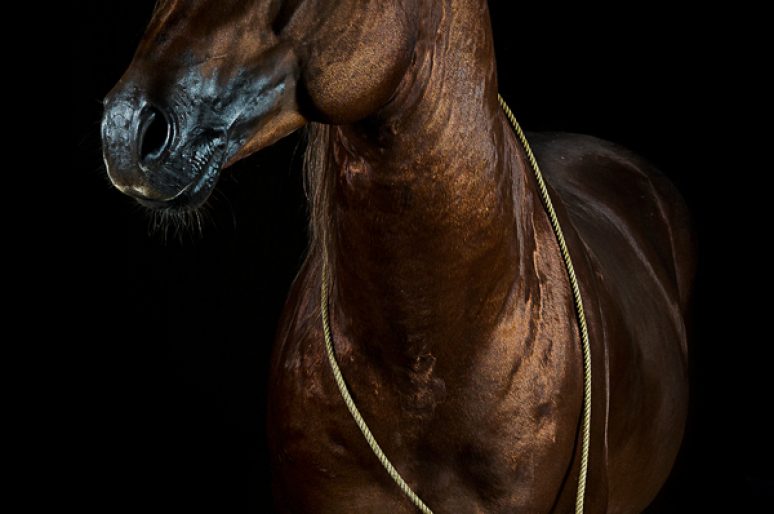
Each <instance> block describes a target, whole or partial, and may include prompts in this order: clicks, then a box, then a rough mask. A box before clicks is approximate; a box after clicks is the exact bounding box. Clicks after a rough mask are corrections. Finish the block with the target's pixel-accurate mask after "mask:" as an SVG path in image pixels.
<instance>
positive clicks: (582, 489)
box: [320, 95, 591, 514]
mask: <svg viewBox="0 0 774 514" xmlns="http://www.w3.org/2000/svg"><path fill="white" fill-rule="evenodd" d="M498 100H499V102H500V105H501V106H502V108H503V111H504V112H505V114H506V116H507V117H508V119H509V120H510V122H511V125H513V128H514V130H515V131H516V134H517V135H518V137H519V140H520V141H521V144H522V146H523V147H524V149H525V151H526V152H527V158H528V159H529V162H530V165H531V166H532V170H533V171H534V173H535V178H536V179H537V183H538V188H539V190H540V196H541V198H542V199H543V205H544V207H545V209H546V211H547V212H548V216H549V218H550V220H551V227H553V229H554V234H555V235H556V239H557V241H558V242H559V248H560V250H561V252H562V258H563V259H564V264H565V266H566V268H567V274H568V276H569V279H570V284H571V287H572V293H573V301H574V304H575V310H576V314H577V317H578V324H579V326H580V332H581V340H582V346H583V382H584V388H583V421H582V427H581V436H582V437H581V438H582V447H581V469H580V474H579V476H578V493H577V496H576V502H575V512H576V514H582V513H583V502H584V498H585V493H586V477H587V471H588V461H589V442H590V429H591V348H590V345H589V336H588V329H587V327H586V315H585V313H584V311H583V301H582V299H581V294H580V288H579V287H578V280H577V278H576V277H575V268H573V265H572V259H571V258H570V252H569V251H568V249H567V244H566V243H565V241H564V235H563V233H562V229H561V226H560V225H559V219H558V218H557V217H556V212H555V211H554V207H553V203H552V202H551V197H550V196H549V194H548V189H546V184H545V182H544V180H543V174H542V173H541V172H540V167H539V166H538V163H537V160H536V159H535V155H534V154H533V153H532V149H531V148H530V146H529V143H528V142H527V138H526V136H525V135H524V132H523V131H522V129H521V126H520V125H519V123H518V122H517V121H516V117H515V116H514V115H513V112H511V109H510V108H509V107H508V105H507V104H506V103H505V100H503V98H502V96H500V95H498ZM328 288H329V284H328V265H327V262H326V260H325V259H323V266H322V280H321V285H320V316H321V317H322V324H323V334H324V335H325V351H326V353H327V355H328V362H329V363H330V366H331V371H333V378H334V379H335V381H336V385H337V386H338V388H339V392H340V393H341V397H342V398H343V399H344V403H345V404H346V406H347V409H348V410H349V413H350V414H351V415H352V418H353V419H354V420H355V424H357V427H358V428H359V429H360V432H361V433H362V434H363V437H364V438H365V440H366V442H367V443H368V446H370V447H371V451H373V453H374V455H376V458H377V459H379V462H380V463H381V464H382V466H384V469H385V470H386V471H387V473H388V474H389V475H390V478H392V479H393V480H394V481H395V483H396V484H398V487H400V490H401V491H403V494H405V495H406V496H407V497H408V499H409V500H411V502H412V503H413V504H414V505H415V506H416V507H417V508H418V509H419V510H420V511H421V512H422V513H424V514H433V511H432V510H430V508H429V507H428V506H427V505H425V503H424V502H423V501H422V500H421V499H420V498H419V496H417V494H416V493H415V492H414V491H413V490H412V489H411V487H410V486H409V485H408V484H407V483H406V481H405V480H404V479H403V477H402V476H401V475H400V473H398V470H397V469H395V466H393V465H392V463H391V462H390V460H389V459H388V458H387V456H386V455H385V454H384V451H382V448H381V447H380V446H379V443H378V442H376V439H375V438H374V435H373V434H372V433H371V430H370V429H369V428H368V425H367V424H366V422H365V420H364V419H363V416H362V415H361V414H360V410H359V409H358V408H357V406H356V405H355V401H354V400H353V399H352V395H351V394H350V392H349V388H347V384H346V382H345V381H344V376H343V375H342V374H341V369H340V368H339V364H338V362H337V361H336V355H335V352H334V349H333V338H332V336H331V327H330V320H329V315H328Z"/></svg>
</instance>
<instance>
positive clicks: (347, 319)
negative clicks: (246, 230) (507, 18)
mask: <svg viewBox="0 0 774 514" xmlns="http://www.w3.org/2000/svg"><path fill="white" fill-rule="evenodd" d="M302 127H306V129H307V131H308V146H307V150H306V161H305V175H306V177H305V178H306V183H307V192H308V197H309V202H310V213H311V227H312V241H311V243H310V248H309V252H308V255H307V257H306V259H305V261H304V263H303V265H302V267H301V269H300V271H299V273H298V276H297V277H296V279H295V281H294V283H293V285H292V287H291V290H290V293H289V296H288V299H287V302H286V305H285V309H284V312H283V315H282V318H281V321H280V326H279V329H278V333H277V340H276V342H275V350H274V356H273V362H272V367H271V377H270V384H271V389H270V398H269V416H268V420H269V421H268V423H269V433H270V447H271V451H272V463H273V464H272V466H273V467H272V469H273V480H274V490H275V497H276V504H277V508H278V510H279V511H281V512H316V513H317V512H350V511H356V512H389V513H391V514H396V513H401V512H406V513H408V512H413V511H414V507H413V506H412V505H411V503H410V502H409V501H408V500H407V499H406V498H405V497H403V495H402V494H401V492H400V490H399V489H398V488H397V487H396V485H395V484H394V483H393V482H392V481H391V479H390V477H388V476H387V474H386V473H385V472H384V470H383V469H382V467H381V465H380V463H379V462H378V460H377V459H376V458H375V457H374V455H373V454H372V453H371V450H370V448H369V447H368V445H367V444H366V443H365V441H364V440H363V438H362V436H361V434H360V432H359V431H358V428H357V426H356V425H355V424H354V422H353V421H352V419H351V418H350V416H349V413H348V412H347V409H346V407H345V405H344V403H343V401H342V399H341V398H340V396H339V392H338V390H337V387H336V384H335V383H334V380H333V377H332V373H331V370H330V368H329V367H328V363H327V360H326V356H325V349H324V342H323V333H322V324H321V322H320V294H319V292H320V285H321V268H322V263H323V261H325V262H326V263H327V265H328V268H329V270H330V271H329V273H330V279H331V288H330V301H329V308H330V323H331V329H332V335H333V342H334V346H335V352H336V355H337V357H338V359H339V362H340V366H341V369H342V372H343V375H344V377H345V378H346V381H347V383H348V385H349V387H350V389H351V390H352V391H353V395H354V396H355V400H356V401H357V404H358V406H359V408H360V410H361V412H362V413H363V417H364V418H365V420H366V421H367V422H368V424H369V425H370V427H371V429H372V431H373V433H374V435H375V437H376V439H377V440H378V441H379V443H380V444H381V446H382V448H383V449H384V451H385V453H386V454H387V455H388V456H389V457H390V459H391V460H392V462H393V463H394V464H395V466H396V468H397V469H398V470H399V471H400V473H401V474H402V475H403V477H404V478H405V479H406V481H407V482H408V483H409V484H410V486H411V487H412V489H413V490H414V491H416V492H417V493H418V494H419V496H420V497H421V498H422V499H423V500H424V501H425V503H427V504H428V505H429V506H430V507H431V508H432V509H433V510H434V511H435V512H437V513H444V512H509V513H510V512H569V511H571V510H572V509H573V505H574V497H575V487H576V483H577V475H578V467H579V455H578V453H579V449H578V447H579V444H578V439H579V434H580V428H579V427H580V425H579V421H580V417H581V407H582V385H583V373H582V359H581V355H580V349H579V344H578V328H577V325H576V319H575V316H574V312H573V306H572V298H571V291H570V287H569V284H568V281H567V274H566V271H565V268H564V264H563V261H562V258H561V255H560V252H559V248H558V245H557V243H556V239H555V237H554V234H553V232H552V230H551V227H550V225H549V222H548V219H547V216H546V213H545V212H544V210H543V208H542V206H541V203H540V199H539V196H538V193H537V191H536V187H535V184H534V180H533V179H532V177H531V175H530V170H529V164H528V163H527V161H526V159H525V155H524V151H523V149H522V148H521V146H520V145H519V143H518V142H517V140H516V139H515V137H514V135H513V133H512V131H511V128H510V126H509V124H508V121H507V119H506V118H505V116H504V115H503V113H502V112H501V111H500V108H499V106H498V99H497V79H496V72H495V58H494V52H493V47H492V34H491V28H490V24H489V21H488V10H487V4H486V2H485V1H484V0H442V1H436V0H385V1H384V2H362V1H358V0H338V1H333V0H286V1H280V0H255V1H251V2H244V1H237V0H220V1H217V2H216V1H214V0H179V1H175V0H167V1H160V2H159V3H158V5H157V7H156V10H155V12H154V15H153V18H152V20H151V22H150V24H149V26H148V29H147V32H146V33H145V36H144V38H143V39H142V41H141V43H140V45H139V48H138V49H137V52H136V55H135V57H134V60H133V61H132V63H131V65H130V67H129V69H128V71H127V72H126V74H125V75H124V76H123V77H122V79H121V80H120V81H119V83H118V84H117V85H116V87H115V88H114V89H113V91H111V93H110V94H109V95H108V96H107V98H106V100H105V115H104V119H103V123H102V134H103V147H104V156H105V162H106V165H107V169H108V174H109V176H110V178H111V180H112V182H113V183H114V184H115V186H116V187H117V188H118V189H120V190H121V191H123V192H124V193H126V194H129V195H131V196H133V197H135V198H136V199H137V201H138V202H140V203H141V204H143V205H145V206H146V207H148V208H150V209H154V210H162V211H164V212H170V213H176V212H190V211H192V210H195V209H197V208H198V207H200V206H201V205H202V204H204V203H205V202H206V201H207V198H208V197H209V195H210V193H211V192H212V190H213V188H214V187H215V184H216V182H217V180H218V177H219V174H220V173H221V170H222V169H223V168H225V167H227V166H228V165H230V164H231V163H234V162H235V161H237V160H239V159H241V158H243V157H245V156H247V155H249V154H251V153H253V152H255V151H257V150H260V149H261V148H264V147H266V146H267V145H270V144H272V143H273V142H275V141H277V140H278V139H280V138H282V137H284V136H286V135H288V134H290V133H291V132H293V131H295V130H297V129H299V128H302ZM530 138H531V141H532V143H533V146H534V149H535V153H536V155H537V158H538V160H539V162H540V164H541V167H542V168H543V171H544V173H545V175H546V181H547V182H548V185H549V189H550V192H551V194H552V196H553V198H554V204H555V206H556V209H557V213H558V216H559V219H560V221H561V223H562V226H563V228H564V232H565V236H566V238H567V243H568V246H569V248H570V251H571V253H572V254H573V258H574V262H575V268H576V272H577V276H578V280H579V283H580V288H581V293H582V295H583V298H584V303H585V305H586V311H587V318H588V323H589V332H590V336H591V341H592V348H591V350H592V369H593V372H594V381H593V391H592V398H593V401H592V404H593V414H592V427H591V455H590V468H589V479H588V492H587V501H586V511H587V512H600V513H601V512H610V513H629V512H639V511H641V510H643V509H644V508H645V507H646V506H647V505H648V504H649V503H650V501H651V500H652V499H653V497H654V496H655V494H656V493H657V492H658V490H659V488H660V487H661V485H662V484H663V482H664V481H665V479H666V477H667V476H668V474H669V471H670V469H671V467H672V464H673V462H674V459H675V456H676V454H677V451H678V448H679V446H680V441H681V438H682V433H683V427H684V423H685V417H686V410H687V397H688V377H687V355H688V354H687V338H686V327H685V314H686V311H687V308H688V300H689V296H690V284H691V280H692V275H693V268H694V255H693V247H692V242H691V241H692V235H691V233H690V231H689V229H688V214H687V212H686V208H685V206H684V204H683V202H682V200H681V199H680V197H679V195H678V194H677V192H676V190H675V188H674V187H673V186H672V185H671V184H670V183H669V182H668V181H667V180H666V179H665V178H664V177H663V176H662V175H661V174H660V173H659V172H657V171H656V170H655V169H653V168H652V167H651V166H650V165H648V164H647V163H646V162H645V161H644V160H642V159H641V158H639V157H637V156H636V155H633V154H632V153H630V152H628V151H626V150H625V149H622V148H620V147H618V146H615V145H613V144H610V143H607V142H604V141H600V140H598V139H595V138H592V137H587V136H580V135H571V134H535V135H532V136H530Z"/></svg>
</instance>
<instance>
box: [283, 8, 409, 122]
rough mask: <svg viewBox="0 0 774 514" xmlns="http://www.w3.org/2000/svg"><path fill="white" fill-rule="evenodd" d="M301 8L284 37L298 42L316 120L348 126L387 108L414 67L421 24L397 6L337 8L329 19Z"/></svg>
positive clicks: (328, 12) (304, 81)
mask: <svg viewBox="0 0 774 514" xmlns="http://www.w3.org/2000/svg"><path fill="white" fill-rule="evenodd" d="M310 3H314V2H305V3H301V5H300V6H299V7H298V10H297V11H296V12H295V13H294V14H293V16H292V19H291V20H290V21H289V23H288V25H287V26H286V27H285V32H284V33H283V34H282V37H283V38H284V37H288V38H292V39H293V40H294V41H295V46H296V48H297V53H298V55H299V58H300V60H301V87H302V88H303V90H304V92H305V95H306V96H307V98H306V100H307V103H308V104H309V107H311V108H312V109H313V112H312V113H310V115H311V116H312V118H313V119H316V120H317V121H322V122H326V123H336V124H345V123H352V122H355V121H358V120H361V119H363V118H365V117H366V116H368V115H369V114H372V113H374V112H375V111H376V110H378V109H379V108H380V107H382V106H383V105H384V104H385V103H387V101H389V99H390V98H391V97H392V95H393V94H394V92H395V89H396V88H397V87H398V84H400V81H401V79H402V78H403V76H404V75H405V73H406V70H407V69H408V67H409V65H410V64H411V60H412V56H413V53H414V42H415V41H416V32H417V26H416V20H414V19H411V17H409V16H407V14H406V13H405V11H404V10H403V9H401V8H400V6H399V5H398V4H397V2H395V3H393V2H363V1H362V0H349V1H341V2H334V3H332V5H331V7H329V8H328V9H325V10H324V11H325V15H324V16H323V17H320V14H319V12H317V11H315V12H312V9H309V8H307V6H308V5H309V4H310Z"/></svg>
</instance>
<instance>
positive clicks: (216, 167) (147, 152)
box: [102, 0, 416, 210]
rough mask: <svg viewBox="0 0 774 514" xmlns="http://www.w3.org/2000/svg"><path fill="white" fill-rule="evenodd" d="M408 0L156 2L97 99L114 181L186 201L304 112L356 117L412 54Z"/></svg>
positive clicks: (296, 123) (325, 117) (197, 198)
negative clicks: (111, 83)
mask: <svg viewBox="0 0 774 514" xmlns="http://www.w3.org/2000/svg"><path fill="white" fill-rule="evenodd" d="M410 3H411V2H409V1H408V0H406V1H404V0H394V1H392V2H378V3H377V2H361V1H359V0H345V1H341V0H339V1H333V0H284V1H283V0H252V1H244V0H159V2H158V4H157V6H156V8H155V11H154V13H153V16H152V19H151V21H150V23H149V25H148V28H147V30H146V32H145V34H144V36H143V38H142V40H141V42H140V44H139V46H138V48H137V51H136V53H135V55H134V59H133V60H132V62H131V64H130V66H129V69H128V70H127V71H126V73H125V74H124V75H123V77H122V78H121V79H120V81H119V82H118V84H117V85H116V86H115V87H114V88H113V90H112V91H111V92H110V93H109V94H108V95H107V97H106V98H105V101H104V105H105V112H104V116H103V120H102V138H103V153H104V160H105V164H106V166H107V170H108V175H109V177H110V180H111V181H112V183H113V184H114V185H115V186H116V187H117V188H118V189H119V190H121V191H122V192H124V193H126V194H128V195H130V196H132V197H134V198H136V199H137V200H138V201H139V202H140V203H141V204H143V205H145V206H146V207H150V208H155V209H170V210H185V209H192V208H196V207H198V206H200V205H202V204H203V203H204V202H205V201H206V200H207V198H208V197H209V195H210V193H211V192H212V190H213V188H214V187H215V184H216V182H217V180H218V177H219V175H220V172H221V170H222V169H223V168H225V167H227V166H229V165H230V164H233V163H234V162H236V161H237V160H239V159H241V158H244V157H246V156H247V155H250V154H251V153H253V152H255V151H257V150H260V149H261V148H264V147H266V146H268V145H270V144H272V143H274V142H275V141H277V140H279V139H281V138H282V137H285V136H287V135H288V134H290V133H292V132H293V131H295V130H297V129H299V128H301V127H302V126H304V125H305V124H306V123H307V122H308V121H317V122H324V123H335V124H346V123H352V122H354V121H357V120H360V119H363V118H364V117H366V116H368V115H369V114H371V113H373V112H374V111H376V110H377V109H378V108H379V107H380V106H382V105H384V104H385V103H386V102H388V100H389V99H390V97H391V95H392V94H393V93H394V91H395V89H396V87H397V86H398V84H399V83H400V80H401V78H402V77H403V75H404V74H405V70H406V69H407V68H408V66H409V65H410V63H411V58H412V53H413V48H412V41H414V39H415V38H414V34H415V32H416V27H415V25H414V23H415V21H413V20H414V19H415V17H413V16H412V9H411V8H409V5H407V4H410Z"/></svg>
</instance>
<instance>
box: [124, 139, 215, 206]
mask: <svg viewBox="0 0 774 514" xmlns="http://www.w3.org/2000/svg"><path fill="white" fill-rule="evenodd" d="M204 146H208V147H209V150H208V151H207V152H206V154H205V155H206V156H205V157H204V158H202V159H201V160H200V161H198V162H199V164H198V167H199V168H200V169H199V170H198V171H197V173H196V175H195V176H194V178H193V179H192V180H191V181H190V182H189V183H188V184H186V185H185V186H184V187H183V188H181V189H180V190H179V191H178V192H176V193H175V194H173V195H171V196H168V197H166V198H156V199H153V198H147V197H144V198H140V197H135V199H136V200H137V201H138V202H139V203H140V204H141V205H143V206H145V207H148V208H150V209H157V210H158V209H175V208H191V207H193V208H195V207H198V206H199V205H201V204H202V203H204V201H205V200H206V199H207V198H208V197H209V195H210V193H211V192H212V188H213V187H214V183H213V184H212V185H211V186H209V187H205V185H206V182H207V180H208V179H212V178H213V176H217V174H218V173H219V171H220V170H221V169H222V167H223V162H224V160H225V158H226V143H225V140H221V141H220V142H217V141H216V140H211V141H210V142H209V143H206V144H205V145H204ZM191 164H192V165H197V163H196V161H191Z"/></svg>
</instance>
